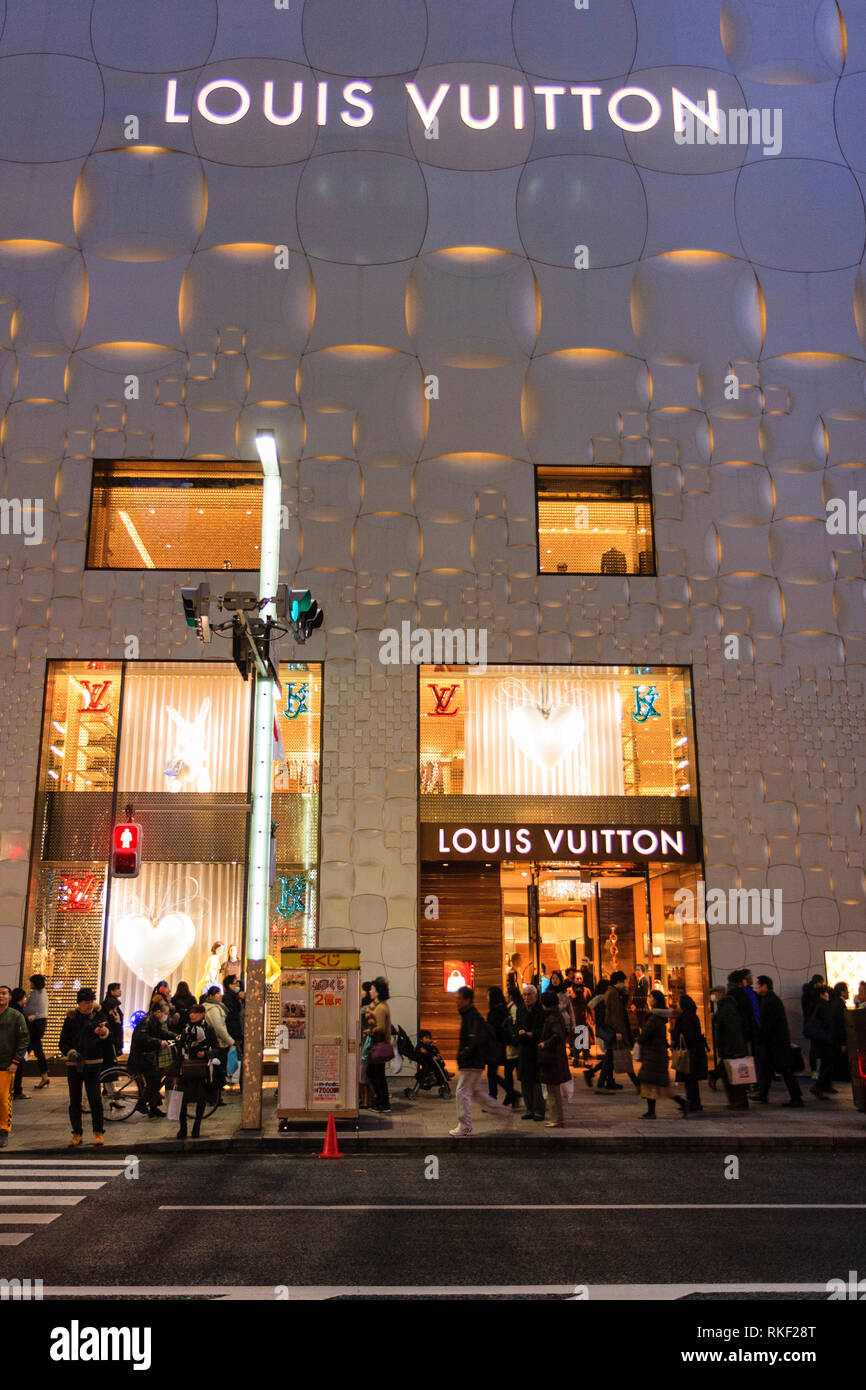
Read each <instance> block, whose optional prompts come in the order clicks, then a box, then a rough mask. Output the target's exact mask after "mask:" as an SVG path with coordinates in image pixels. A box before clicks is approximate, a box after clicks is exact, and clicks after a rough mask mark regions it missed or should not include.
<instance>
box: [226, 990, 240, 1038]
mask: <svg viewBox="0 0 866 1390" xmlns="http://www.w3.org/2000/svg"><path fill="white" fill-rule="evenodd" d="M223 1008H224V1009H225V1011H226V1032H227V1033H228V1035H229V1037H230V1038H231V1039H232V1041H233V1042H236V1043H241V1044H243V1040H244V1014H243V1009H244V1001H243V1000H242V999H239V998H238V996H237V995H236V994H234V993H233V992H232V991H231V990H230V989H227V990H226V992H225V994H224V995H223Z"/></svg>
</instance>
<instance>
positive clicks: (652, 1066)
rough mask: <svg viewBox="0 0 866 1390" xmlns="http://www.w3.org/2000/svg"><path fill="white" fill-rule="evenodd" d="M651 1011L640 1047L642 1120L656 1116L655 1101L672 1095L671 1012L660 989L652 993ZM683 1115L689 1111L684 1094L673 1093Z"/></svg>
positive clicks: (641, 1037)
mask: <svg viewBox="0 0 866 1390" xmlns="http://www.w3.org/2000/svg"><path fill="white" fill-rule="evenodd" d="M649 1001H650V1011H649V1014H648V1015H647V1020H646V1023H645V1024H644V1026H643V1028H642V1029H641V1035H640V1037H639V1038H638V1046H639V1047H640V1071H639V1072H638V1076H637V1081H638V1086H639V1087H640V1093H641V1096H642V1097H643V1099H644V1100H645V1101H646V1110H645V1111H644V1113H643V1114H642V1115H641V1119H642V1120H654V1119H655V1118H656V1101H657V1100H658V1099H659V1097H660V1096H663V1095H670V1089H671V1074H670V1072H669V1070H668V1019H669V1018H670V1016H671V1011H670V1009H669V1008H668V1007H667V1002H666V1000H665V997H664V995H663V994H662V992H661V990H660V989H654V990H652V991H651V993H650V996H649ZM671 1099H672V1100H673V1101H674V1103H675V1104H676V1105H678V1106H679V1108H680V1110H681V1111H682V1113H683V1115H687V1114H688V1110H687V1109H686V1103H685V1101H684V1100H683V1098H682V1096H671Z"/></svg>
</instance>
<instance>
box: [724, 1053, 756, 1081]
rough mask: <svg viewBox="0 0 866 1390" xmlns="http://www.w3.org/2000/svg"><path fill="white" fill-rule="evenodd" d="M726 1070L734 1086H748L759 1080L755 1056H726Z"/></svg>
mask: <svg viewBox="0 0 866 1390" xmlns="http://www.w3.org/2000/svg"><path fill="white" fill-rule="evenodd" d="M725 1071H726V1073H727V1076H728V1080H729V1081H730V1083H731V1085H732V1086H748V1085H750V1084H751V1083H752V1082H754V1081H756V1080H757V1077H756V1075H755V1059H754V1057H726V1058H725Z"/></svg>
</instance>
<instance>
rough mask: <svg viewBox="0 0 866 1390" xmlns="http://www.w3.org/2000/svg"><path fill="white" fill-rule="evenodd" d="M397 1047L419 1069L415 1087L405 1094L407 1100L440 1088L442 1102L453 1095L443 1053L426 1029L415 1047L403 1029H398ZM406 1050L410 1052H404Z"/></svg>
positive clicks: (408, 1087) (406, 1090)
mask: <svg viewBox="0 0 866 1390" xmlns="http://www.w3.org/2000/svg"><path fill="white" fill-rule="evenodd" d="M400 1035H402V1036H400ZM404 1039H405V1044H404ZM397 1047H398V1049H399V1050H400V1052H401V1053H402V1055H403V1056H404V1057H407V1058H408V1059H409V1061H410V1062H414V1063H415V1065H416V1068H417V1070H416V1072H415V1083H414V1085H412V1086H407V1087H406V1089H405V1091H404V1092H403V1094H404V1096H405V1097H406V1099H407V1100H414V1098H415V1096H417V1094H418V1092H419V1091H432V1090H435V1089H436V1087H438V1088H439V1095H440V1096H441V1098H442V1100H447V1099H448V1097H449V1096H450V1094H451V1087H450V1086H449V1085H448V1077H449V1075H450V1073H449V1072H448V1071H446V1069H445V1062H444V1061H443V1059H442V1053H441V1052H440V1051H439V1049H438V1047H437V1046H436V1044H435V1043H434V1041H433V1035H432V1034H431V1033H428V1032H427V1030H426V1029H422V1030H421V1032H420V1033H419V1034H418V1045H417V1047H413V1046H412V1044H411V1042H410V1041H409V1038H408V1037H407V1036H406V1034H405V1033H404V1032H403V1029H402V1028H400V1029H398V1038H397ZM404 1048H405V1049H408V1050H404Z"/></svg>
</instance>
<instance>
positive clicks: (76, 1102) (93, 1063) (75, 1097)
mask: <svg viewBox="0 0 866 1390" xmlns="http://www.w3.org/2000/svg"><path fill="white" fill-rule="evenodd" d="M75 1004H76V1007H75V1008H74V1009H73V1010H72V1011H71V1012H70V1013H68V1014H67V1015H66V1018H65V1019H64V1020H63V1027H62V1028H61V1030H60V1041H59V1043H58V1046H59V1048H60V1051H61V1052H62V1053H63V1055H64V1057H65V1058H66V1082H67V1086H68V1087H69V1122H70V1124H71V1126H72V1139H71V1140H70V1143H69V1148H70V1149H74V1148H77V1147H78V1145H79V1144H80V1143H81V1138H82V1122H81V1089H82V1087H84V1090H85V1091H86V1093H87V1100H88V1103H89V1105H90V1117H91V1121H92V1124H93V1142H94V1144H97V1145H99V1144H102V1143H103V1142H104V1141H103V1131H104V1129H105V1124H104V1115H103V1110H102V1086H101V1084H100V1080H99V1074H100V1072H101V1071H102V1069H103V1067H104V1065H105V1049H106V1046H107V1044H108V1040H109V1027H108V1019H107V1018H106V1017H105V1014H104V1013H103V1012H102V1010H101V1009H97V1008H96V995H95V993H94V991H93V990H92V989H86V988H85V989H80V990H79V991H78V993H77V994H76V996H75Z"/></svg>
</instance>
